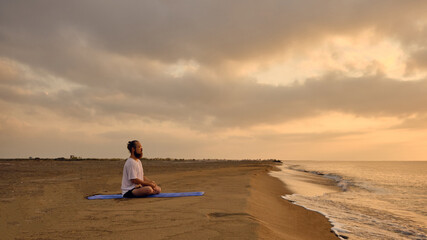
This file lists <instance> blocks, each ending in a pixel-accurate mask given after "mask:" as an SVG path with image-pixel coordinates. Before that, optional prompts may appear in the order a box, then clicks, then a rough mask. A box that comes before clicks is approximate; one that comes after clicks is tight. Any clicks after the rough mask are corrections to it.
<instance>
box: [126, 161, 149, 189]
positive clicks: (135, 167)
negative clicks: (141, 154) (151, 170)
mask: <svg viewBox="0 0 427 240" xmlns="http://www.w3.org/2000/svg"><path fill="white" fill-rule="evenodd" d="M135 178H139V179H141V180H144V169H143V168H142V163H141V161H139V160H135V159H133V158H128V159H127V160H126V163H125V165H124V166H123V178H122V194H125V193H126V192H127V191H129V190H132V189H133V188H134V187H135V186H136V184H134V183H132V181H131V179H135Z"/></svg>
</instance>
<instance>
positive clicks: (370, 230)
mask: <svg viewBox="0 0 427 240" xmlns="http://www.w3.org/2000/svg"><path fill="white" fill-rule="evenodd" d="M292 163H294V164H298V166H297V165H290V164H291V163H289V162H288V165H287V166H291V167H292V168H295V169H297V170H296V171H295V172H297V173H296V174H294V173H293V172H292V171H293V170H291V169H285V171H284V172H285V173H286V172H290V173H289V174H282V175H281V176H282V177H284V178H282V180H284V181H285V183H286V184H287V183H288V182H289V183H290V184H287V185H289V186H290V187H293V188H295V187H297V188H295V189H297V190H298V187H300V188H301V187H305V186H304V184H302V185H298V184H294V182H295V179H297V181H300V180H301V179H302V178H301V176H303V175H300V173H302V174H310V173H307V172H301V171H302V170H304V171H310V172H312V174H313V175H316V174H317V177H321V176H324V177H326V176H328V174H326V173H333V174H332V175H333V176H338V177H339V178H340V179H342V180H344V181H346V182H348V183H349V186H350V187H349V188H348V189H349V190H348V191H345V192H339V191H335V192H328V193H326V194H323V195H315V194H311V195H303V193H304V192H303V191H301V190H299V194H292V195H287V196H284V198H285V199H287V200H289V201H292V202H294V203H295V204H296V205H300V206H303V207H305V208H307V209H310V210H313V211H317V212H319V213H321V214H323V215H325V216H326V217H327V218H328V219H329V220H330V221H331V223H332V224H333V226H334V227H333V228H332V230H333V231H335V232H336V233H337V234H338V235H343V236H346V237H349V238H350V239H427V229H426V226H425V223H426V222H427V217H426V215H425V211H424V210H423V209H424V208H425V205H426V203H427V202H426V191H425V189H426V188H425V181H424V185H423V186H421V188H420V187H412V183H414V182H419V180H420V179H424V180H425V178H426V176H425V174H423V175H422V174H420V171H419V169H420V168H424V167H425V164H426V163H425V162H302V161H293V162H292ZM284 167H286V166H284ZM321 174H325V175H321ZM272 175H273V174H272ZM273 176H274V175H273ZM396 178H397V179H399V181H397V182H396V181H395V180H396ZM303 182H304V180H303ZM313 184H314V183H313ZM314 189H315V188H314ZM403 189H406V192H405V193H402V192H403V191H402V190H403Z"/></svg>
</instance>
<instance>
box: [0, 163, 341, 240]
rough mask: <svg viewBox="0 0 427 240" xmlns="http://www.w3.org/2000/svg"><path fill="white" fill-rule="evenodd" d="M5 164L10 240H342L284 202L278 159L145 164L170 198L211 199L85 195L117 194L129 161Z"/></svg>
mask: <svg viewBox="0 0 427 240" xmlns="http://www.w3.org/2000/svg"><path fill="white" fill-rule="evenodd" d="M0 163H1V164H0V165H1V168H0V175H1V176H2V179H0V186H1V187H2V188H1V189H0V191H1V192H2V193H3V194H2V195H0V196H2V197H0V202H1V203H2V204H0V231H2V232H3V233H4V235H3V236H4V237H5V239H14V238H25V239H39V238H71V239H81V238H84V239H99V238H106V239H117V238H123V237H127V238H138V237H140V236H141V234H143V235H144V236H146V237H147V238H148V239H169V238H172V239H200V238H202V239H203V238H209V239H224V238H236V237H238V238H243V239H313V236H314V235H313V234H316V235H315V238H316V239H338V238H336V236H335V235H334V234H333V233H331V232H330V228H331V225H330V223H329V222H328V220H327V219H326V218H325V217H324V216H323V215H321V214H319V213H316V212H312V211H309V210H307V209H304V208H302V207H299V206H297V205H294V204H292V203H290V202H289V201H286V200H284V199H283V198H281V196H282V195H285V194H286V193H290V192H289V190H287V189H286V186H285V185H284V184H283V183H282V182H281V181H280V180H279V179H276V178H275V177H273V176H270V175H269V171H270V170H272V169H273V168H274V167H275V165H276V163H274V162H273V161H150V160H143V166H144V171H145V174H146V175H147V176H148V177H150V178H152V179H153V180H155V181H156V182H158V183H160V185H161V186H162V188H163V191H164V192H183V191H205V195H204V196H201V197H183V198H166V199H153V198H151V199H148V198H147V199H120V200H87V199H86V197H87V196H89V195H93V194H116V193H118V192H119V191H120V182H121V177H122V176H121V172H122V168H123V164H124V160H123V161H104V162H103V161H99V160H93V161H89V160H88V161H86V160H85V161H53V160H51V161H49V160H40V161H34V160H28V161H25V160H24V161H23V160H18V161H3V160H0ZM307 229H310V231H307ZM310 234H311V235H310Z"/></svg>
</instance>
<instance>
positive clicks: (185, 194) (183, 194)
mask: <svg viewBox="0 0 427 240" xmlns="http://www.w3.org/2000/svg"><path fill="white" fill-rule="evenodd" d="M203 194H205V192H178V193H159V194H154V195H149V196H145V197H141V198H168V197H191V196H203ZM117 198H123V196H122V195H121V194H111V195H93V196H89V197H87V199H89V200H95V199H117Z"/></svg>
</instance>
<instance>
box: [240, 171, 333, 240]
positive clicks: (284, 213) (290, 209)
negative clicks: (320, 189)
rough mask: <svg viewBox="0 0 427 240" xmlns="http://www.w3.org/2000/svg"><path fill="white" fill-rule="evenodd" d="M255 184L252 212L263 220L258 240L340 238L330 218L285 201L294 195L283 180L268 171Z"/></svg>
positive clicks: (255, 177)
mask: <svg viewBox="0 0 427 240" xmlns="http://www.w3.org/2000/svg"><path fill="white" fill-rule="evenodd" d="M273 171H274V170H273ZM276 171H277V170H276ZM251 185H252V186H253V188H252V189H251V197H250V199H249V209H248V211H249V212H250V213H251V214H252V215H253V216H256V218H257V219H259V227H258V239H325V240H326V239H340V238H339V237H338V236H337V235H336V233H334V232H333V231H332V227H333V226H332V224H331V222H330V221H329V220H328V219H327V218H326V216H324V215H323V214H321V213H319V212H316V211H312V210H309V209H307V208H304V207H302V206H299V205H295V204H293V203H292V202H290V201H288V200H286V199H284V198H283V197H282V196H284V195H288V194H292V192H291V191H290V190H289V189H288V188H287V187H286V183H283V182H282V181H281V180H280V179H278V178H276V177H273V176H271V175H269V173H268V172H264V173H260V174H256V175H255V176H254V177H253V178H252V180H251ZM266 185H268V186H269V187H267V188H266V187H265V186H266ZM307 230H309V231H307Z"/></svg>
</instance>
